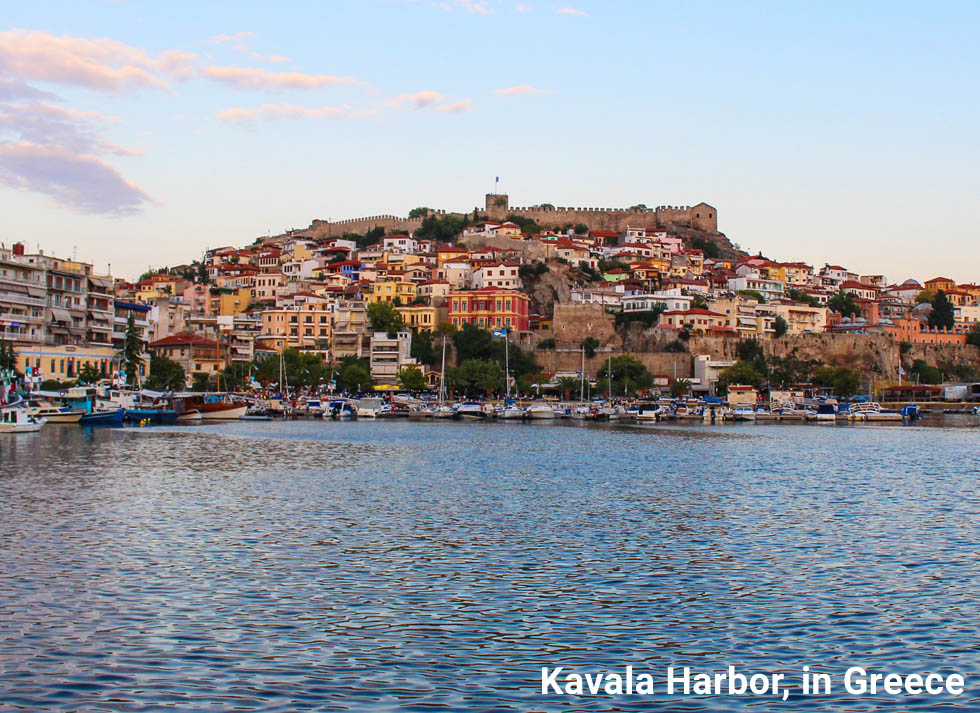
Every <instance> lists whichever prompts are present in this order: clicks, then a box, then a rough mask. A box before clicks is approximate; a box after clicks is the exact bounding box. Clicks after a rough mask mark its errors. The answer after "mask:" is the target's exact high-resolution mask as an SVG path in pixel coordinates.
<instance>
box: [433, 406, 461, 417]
mask: <svg viewBox="0 0 980 713" xmlns="http://www.w3.org/2000/svg"><path fill="white" fill-rule="evenodd" d="M432 415H433V417H435V418H452V417H453V416H455V415H456V412H455V411H454V410H453V407H452V406H450V405H448V404H442V405H440V406H436V407H435V408H434V409H432Z"/></svg>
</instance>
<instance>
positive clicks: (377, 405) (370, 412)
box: [355, 398, 385, 418]
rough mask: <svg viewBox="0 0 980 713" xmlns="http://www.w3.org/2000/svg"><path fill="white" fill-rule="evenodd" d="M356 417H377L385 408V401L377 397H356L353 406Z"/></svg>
mask: <svg viewBox="0 0 980 713" xmlns="http://www.w3.org/2000/svg"><path fill="white" fill-rule="evenodd" d="M355 409H356V411H357V417H358V418H377V417H378V416H380V415H381V414H382V413H383V412H384V410H385V402H384V401H382V400H381V399H378V398H366V399H358V401H357V405H356V407H355Z"/></svg>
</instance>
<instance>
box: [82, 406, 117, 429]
mask: <svg viewBox="0 0 980 713" xmlns="http://www.w3.org/2000/svg"><path fill="white" fill-rule="evenodd" d="M125 418H126V409H124V408H121V407H112V406H103V405H100V406H97V407H96V409H95V410H94V411H92V412H90V413H87V414H85V415H84V416H82V420H81V421H79V423H80V424H81V425H83V426H117V425H120V424H121V423H122V422H123V420H124V419H125Z"/></svg>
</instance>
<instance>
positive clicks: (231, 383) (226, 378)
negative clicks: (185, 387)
mask: <svg viewBox="0 0 980 713" xmlns="http://www.w3.org/2000/svg"><path fill="white" fill-rule="evenodd" d="M178 366H179V365H178ZM249 366H250V365H249V364H245V363H242V362H240V361H235V362H232V363H231V364H229V365H228V366H226V367H225V368H224V369H222V370H221V386H222V387H223V389H224V390H225V391H241V390H243V389H244V388H245V384H247V383H248V379H249V372H250V369H249ZM151 370H152V367H151ZM183 371H184V370H183V369H181V375H180V378H181V380H183V378H184V374H183Z"/></svg>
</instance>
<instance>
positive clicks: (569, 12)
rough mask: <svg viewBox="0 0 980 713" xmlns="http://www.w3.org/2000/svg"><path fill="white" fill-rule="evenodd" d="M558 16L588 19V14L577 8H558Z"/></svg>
mask: <svg viewBox="0 0 980 713" xmlns="http://www.w3.org/2000/svg"><path fill="white" fill-rule="evenodd" d="M558 14H559V15H574V16H575V17H588V16H589V13H587V12H586V11H585V10H579V9H578V8H577V7H560V8H558Z"/></svg>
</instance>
